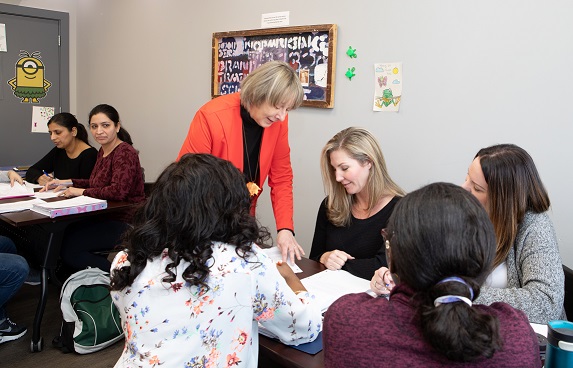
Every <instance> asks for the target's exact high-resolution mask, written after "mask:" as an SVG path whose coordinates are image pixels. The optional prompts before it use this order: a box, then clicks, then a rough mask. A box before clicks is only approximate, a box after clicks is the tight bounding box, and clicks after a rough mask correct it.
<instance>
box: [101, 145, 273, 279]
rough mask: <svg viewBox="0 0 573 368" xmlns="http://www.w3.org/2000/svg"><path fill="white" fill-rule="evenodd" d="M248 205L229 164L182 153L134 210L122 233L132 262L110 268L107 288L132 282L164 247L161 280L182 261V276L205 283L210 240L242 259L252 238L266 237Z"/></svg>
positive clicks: (241, 181) (169, 276) (238, 175)
mask: <svg viewBox="0 0 573 368" xmlns="http://www.w3.org/2000/svg"><path fill="white" fill-rule="evenodd" d="M250 207H251V200H250V196H249V192H248V190H247V187H246V186H245V179H244V176H243V174H242V173H241V172H240V171H239V170H238V169H237V168H236V167H234V166H233V164H231V163H230V162H229V161H226V160H223V159H220V158H217V157H215V156H212V155H209V154H186V155H184V156H183V157H182V158H181V159H180V160H179V161H178V162H174V163H172V164H171V165H169V166H168V167H167V168H166V169H165V170H164V171H163V173H161V175H160V176H159V178H158V179H157V181H156V183H155V184H154V186H153V190H152V192H151V194H150V196H149V198H148V199H147V201H146V202H145V204H144V205H143V206H142V207H140V208H139V209H138V210H137V211H136V213H135V216H134V226H133V229H132V230H131V231H129V232H128V233H127V234H126V237H125V242H126V245H127V248H128V261H129V262H130V263H131V265H130V266H127V267H123V268H122V269H121V270H118V271H114V272H113V273H112V278H111V288H112V290H121V289H123V288H125V287H127V286H129V285H131V284H132V283H133V280H134V279H135V278H136V277H137V276H138V275H139V274H140V273H141V272H142V271H143V269H144V268H145V266H146V264H147V260H152V259H153V258H155V257H159V256H160V255H161V253H162V252H163V250H164V249H165V248H167V250H168V254H169V257H170V258H171V259H172V260H173V262H172V263H170V264H168V265H167V266H166V268H165V272H166V274H167V275H166V276H165V278H164V279H163V281H165V282H172V281H174V280H175V276H176V275H175V273H174V270H175V269H176V267H177V266H178V265H179V263H180V262H181V260H185V261H187V262H189V266H188V267H187V268H186V269H185V271H184V272H183V275H182V277H183V279H184V280H185V281H188V282H189V283H191V284H192V285H203V286H207V285H206V283H205V280H206V278H207V276H208V275H209V267H208V266H207V262H208V260H209V259H210V258H211V256H212V254H213V250H212V248H211V246H212V244H213V242H216V241H218V242H223V243H227V244H232V245H234V246H235V251H236V253H237V255H238V256H239V257H242V258H244V259H246V258H247V256H248V255H249V254H250V253H251V245H252V243H253V242H255V243H257V244H263V243H264V242H265V241H266V240H268V239H269V238H270V235H269V232H268V231H267V230H266V228H263V227H259V225H258V223H257V221H256V219H255V217H253V216H252V215H251V214H250Z"/></svg>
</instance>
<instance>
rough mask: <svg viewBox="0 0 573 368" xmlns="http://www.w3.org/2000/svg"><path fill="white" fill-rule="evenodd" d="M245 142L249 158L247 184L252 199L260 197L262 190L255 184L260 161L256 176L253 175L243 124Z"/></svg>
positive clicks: (246, 153)
mask: <svg viewBox="0 0 573 368" xmlns="http://www.w3.org/2000/svg"><path fill="white" fill-rule="evenodd" d="M243 141H244V142H245V150H244V151H245V155H246V157H247V167H248V168H249V180H250V181H249V182H248V183H247V189H248V190H249V194H250V195H251V197H255V196H257V195H259V193H260V191H261V188H260V187H259V186H258V185H257V183H255V180H256V179H257V173H258V172H259V160H257V166H256V168H255V176H253V175H252V173H251V162H250V160H249V147H248V146H247V136H246V135H245V125H244V124H243Z"/></svg>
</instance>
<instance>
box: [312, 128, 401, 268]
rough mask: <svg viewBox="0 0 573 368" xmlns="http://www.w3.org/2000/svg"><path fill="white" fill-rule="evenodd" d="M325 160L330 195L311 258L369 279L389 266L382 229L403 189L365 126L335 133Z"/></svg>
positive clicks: (320, 213)
mask: <svg viewBox="0 0 573 368" xmlns="http://www.w3.org/2000/svg"><path fill="white" fill-rule="evenodd" d="M320 163H321V169H322V177H323V180H324V186H325V190H326V195H327V196H326V198H325V199H324V201H323V202H322V204H321V205H320V209H319V211H318V216H317V219H316V226H315V230H314V238H313V240H312V249H311V251H310V258H311V259H314V260H316V261H319V262H321V263H322V264H324V265H325V266H326V267H327V268H328V269H330V270H338V269H343V270H346V271H348V272H350V273H352V274H353V275H356V276H359V277H362V278H365V279H370V278H371V277H372V275H373V274H374V272H375V271H376V269H378V268H379V267H382V266H386V256H385V254H384V250H383V248H382V244H383V242H382V237H381V235H380V230H381V229H382V228H384V227H386V223H387V222H388V218H389V217H390V214H391V213H392V210H393V209H394V206H395V205H396V203H397V202H398V199H399V198H400V197H402V196H403V195H404V191H403V190H402V189H401V188H400V187H399V186H398V185H397V184H396V183H394V181H393V180H392V179H391V178H390V175H389V174H388V171H387V170H386V162H385V161H384V156H383V155H382V150H381V149H380V145H379V144H378V141H377V140H376V138H375V137H374V136H373V135H372V133H370V132H369V131H367V130H366V129H362V128H356V127H351V128H347V129H345V130H343V131H341V132H339V133H338V134H336V135H335V136H334V137H333V138H332V139H331V140H330V141H329V142H328V143H327V144H326V146H325V147H324V148H323V149H322V155H321V160H320Z"/></svg>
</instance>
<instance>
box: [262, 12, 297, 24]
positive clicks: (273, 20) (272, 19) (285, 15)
mask: <svg viewBox="0 0 573 368" xmlns="http://www.w3.org/2000/svg"><path fill="white" fill-rule="evenodd" d="M289 18H290V12H288V11H283V12H277V13H265V14H263V15H262V16H261V28H272V27H287V26H288V25H289V23H290V19H289Z"/></svg>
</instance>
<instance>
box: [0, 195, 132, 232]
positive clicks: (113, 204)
mask: <svg viewBox="0 0 573 368" xmlns="http://www.w3.org/2000/svg"><path fill="white" fill-rule="evenodd" d="M32 199H33V197H20V198H8V199H0V203H12V202H18V201H29V200H32ZM63 199H65V198H63V197H61V198H60V197H55V198H48V199H44V200H45V201H46V202H55V201H61V200H63ZM133 205H134V204H133V203H130V202H119V201H107V208H106V209H104V210H99V211H93V212H84V213H78V214H74V215H68V216H60V217H54V218H50V217H48V216H44V215H42V214H39V213H37V212H34V211H31V210H25V211H19V212H8V213H0V220H2V221H5V222H7V223H9V224H10V225H12V226H15V227H22V226H28V225H38V224H46V223H50V222H58V221H66V220H69V219H72V218H73V219H77V218H80V217H85V216H90V215H93V214H97V213H100V214H101V213H102V211H107V212H111V211H117V210H123V209H125V208H128V207H130V206H133Z"/></svg>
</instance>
